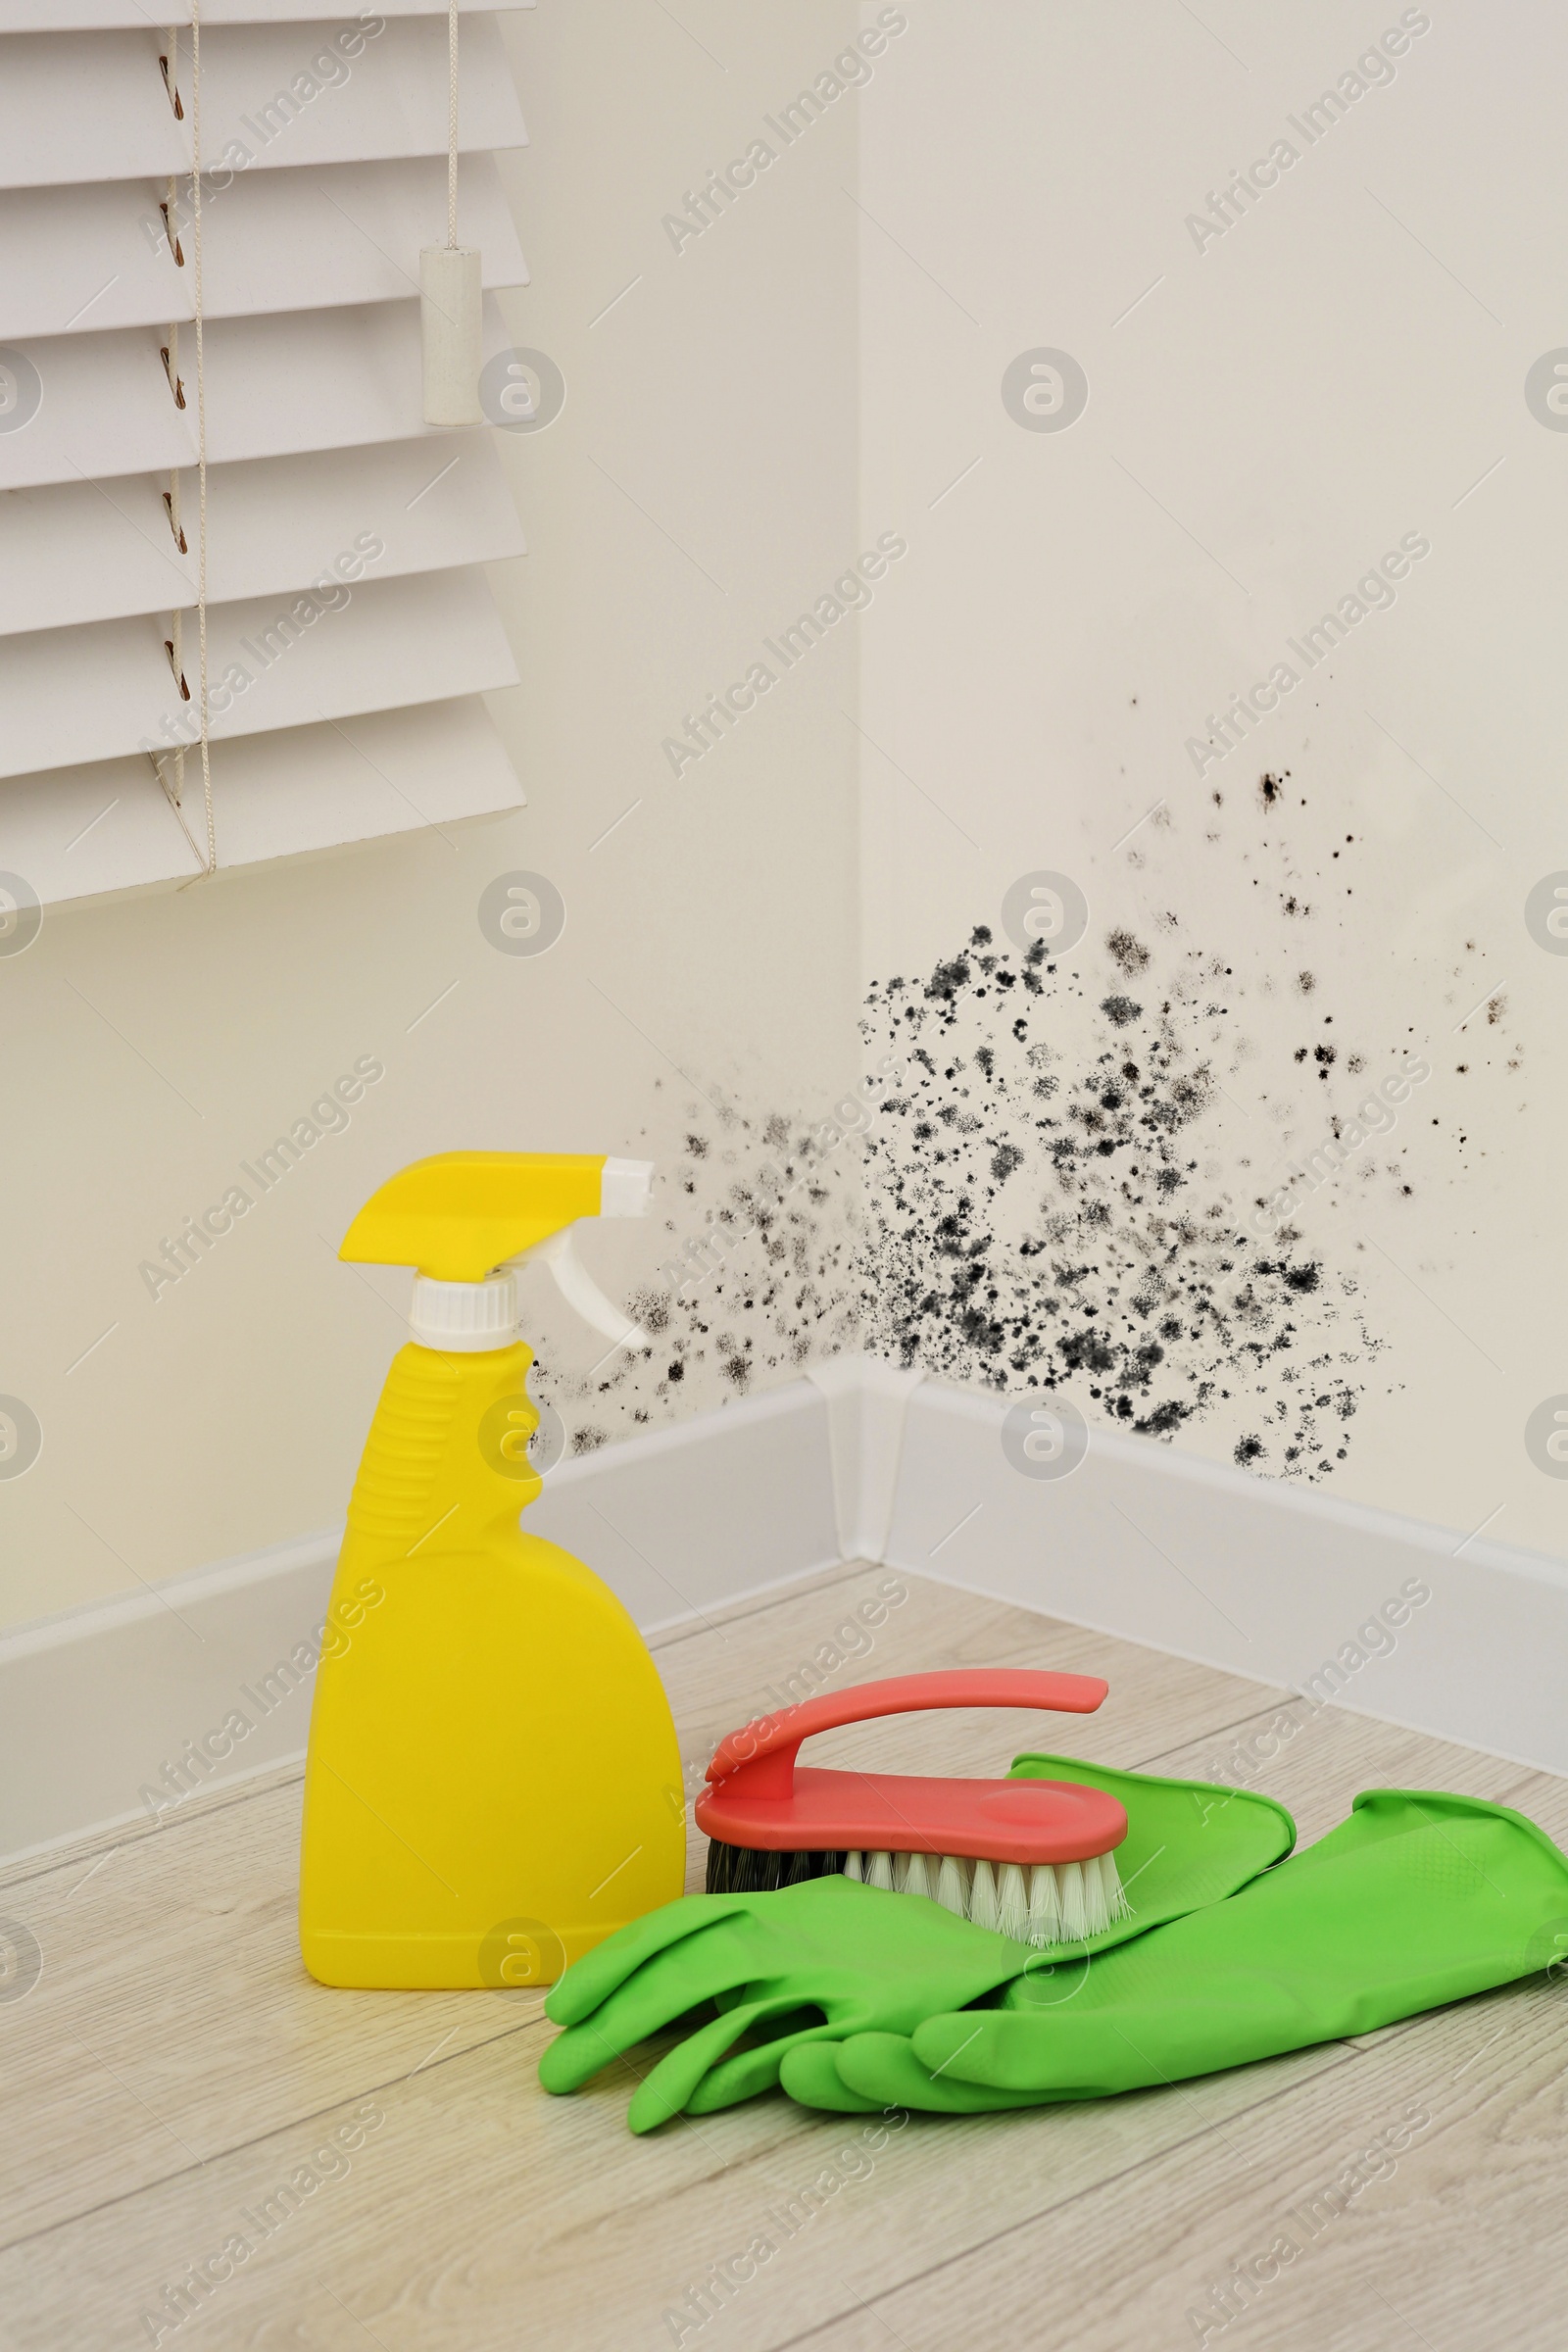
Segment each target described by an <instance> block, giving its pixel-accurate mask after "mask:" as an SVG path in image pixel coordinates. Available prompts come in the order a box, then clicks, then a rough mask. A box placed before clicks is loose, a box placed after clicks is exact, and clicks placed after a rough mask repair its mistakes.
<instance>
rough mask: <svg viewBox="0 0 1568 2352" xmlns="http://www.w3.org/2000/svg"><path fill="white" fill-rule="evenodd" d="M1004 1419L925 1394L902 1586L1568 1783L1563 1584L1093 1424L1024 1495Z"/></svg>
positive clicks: (1411, 1524) (1563, 1573)
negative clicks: (1371, 1718) (1078, 1457)
mask: <svg viewBox="0 0 1568 2352" xmlns="http://www.w3.org/2000/svg"><path fill="white" fill-rule="evenodd" d="M1006 1409H1007V1407H1006V1400H1005V1399H1003V1398H998V1397H981V1396H975V1395H973V1394H971V1393H970V1392H968V1391H964V1390H957V1389H948V1388H944V1387H941V1386H940V1385H939V1384H937V1383H936V1382H934V1381H926V1382H924V1383H922V1384H921V1386H920V1387H919V1388H918V1389H917V1390H916V1391H915V1393H914V1396H913V1397H912V1398H911V1399H910V1402H909V1407H908V1411H907V1417H906V1421H905V1430H904V1446H903V1451H902V1456H901V1461H900V1469H899V1480H898V1494H897V1502H896V1506H895V1510H894V1514H893V1523H892V1527H891V1530H890V1533H889V1538H888V1544H887V1549H886V1557H887V1560H888V1563H889V1565H890V1566H892V1567H895V1568H901V1569H905V1570H907V1571H909V1572H911V1573H913V1574H914V1575H917V1576H934V1577H937V1578H939V1579H940V1580H941V1581H942V1582H943V1583H946V1584H950V1585H958V1586H960V1587H962V1588H964V1589H965V1590H967V1591H970V1592H974V1593H986V1594H988V1595H989V1596H990V1597H991V1598H993V1599H998V1600H1010V1601H1015V1602H1018V1603H1019V1604H1021V1605H1022V1606H1024V1607H1027V1608H1032V1609H1044V1610H1045V1611H1047V1613H1048V1614H1050V1615H1052V1616H1054V1617H1065V1618H1068V1619H1070V1620H1071V1621H1072V1622H1073V1623H1074V1624H1077V1625H1086V1626H1093V1627H1095V1628H1097V1629H1098V1630H1099V1631H1101V1632H1103V1633H1109V1634H1119V1635H1122V1636H1123V1637H1125V1639H1127V1640H1128V1641H1132V1642H1148V1643H1150V1644H1151V1645H1152V1647H1153V1648H1155V1649H1163V1650H1168V1651H1170V1652H1172V1653H1173V1654H1175V1655H1177V1656H1180V1657H1186V1658H1194V1659H1197V1660H1199V1661H1200V1662H1201V1663H1202V1664H1204V1665H1209V1666H1223V1667H1226V1668H1228V1669H1229V1670H1230V1671H1231V1672H1232V1673H1235V1674H1244V1675H1249V1676H1251V1677H1253V1678H1255V1679H1256V1680H1257V1681H1259V1682H1263V1683H1274V1684H1284V1685H1286V1686H1287V1687H1288V1688H1290V1689H1292V1690H1296V1691H1301V1690H1305V1691H1308V1693H1309V1695H1311V1696H1312V1697H1313V1698H1314V1699H1316V1698H1318V1697H1319V1696H1320V1695H1321V1694H1322V1692H1323V1691H1325V1690H1327V1691H1330V1692H1331V1693H1332V1696H1333V1702H1334V1703H1335V1704H1336V1705H1339V1706H1342V1707H1346V1708H1348V1709H1351V1710H1353V1711H1354V1712H1357V1713H1360V1714H1366V1715H1375V1716H1379V1717H1381V1718H1382V1719H1383V1720H1384V1721H1386V1722H1390V1723H1398V1724H1403V1725H1405V1726H1406V1727H1407V1728H1409V1729H1410V1730H1412V1731H1421V1732H1431V1733H1434V1734H1436V1735H1437V1736H1438V1737H1439V1738H1442V1739H1446V1740H1458V1741H1460V1742H1461V1743H1463V1744H1465V1745H1467V1746H1471V1747H1481V1748H1487V1749H1489V1750H1491V1751H1493V1752H1494V1753H1496V1754H1498V1755H1504V1756H1511V1757H1514V1758H1516V1759H1517V1760H1518V1761H1520V1762H1521V1763H1524V1764H1529V1765H1536V1766H1544V1767H1545V1768H1546V1769H1547V1770H1549V1771H1553V1772H1568V1707H1565V1706H1564V1704H1563V1660H1564V1658H1565V1657H1568V1564H1565V1563H1564V1562H1562V1561H1560V1560H1555V1559H1550V1558H1547V1557H1546V1556H1544V1554H1542V1553H1539V1552H1532V1551H1524V1550H1519V1549H1516V1548H1515V1547H1513V1546H1512V1545H1509V1544H1493V1543H1489V1542H1487V1541H1485V1540H1484V1539H1474V1538H1473V1539H1468V1540H1467V1539H1466V1538H1465V1537H1464V1536H1463V1535H1462V1534H1455V1533H1451V1532H1450V1531H1448V1530H1446V1529H1444V1528H1439V1527H1430V1526H1425V1525H1423V1524H1422V1523H1421V1522H1420V1521H1418V1520H1414V1519H1405V1518H1402V1517H1399V1516H1398V1515H1397V1514H1396V1513H1394V1512H1392V1511H1377V1510H1372V1509H1369V1508H1366V1507H1364V1506H1362V1505H1360V1504H1358V1503H1348V1502H1342V1501H1340V1500H1338V1499H1337V1498H1336V1497H1335V1496H1333V1495H1325V1494H1322V1493H1321V1492H1320V1491H1319V1490H1317V1489H1315V1488H1305V1487H1298V1486H1286V1485H1283V1484H1281V1483H1280V1482H1278V1481H1275V1480H1269V1479H1262V1478H1256V1477H1253V1476H1251V1475H1250V1474H1249V1473H1248V1472H1246V1471H1242V1470H1234V1469H1232V1468H1231V1467H1230V1466H1229V1465H1228V1464H1221V1463H1217V1462H1208V1461H1204V1460H1202V1459H1201V1457H1200V1456H1198V1455H1196V1454H1191V1453H1182V1452H1178V1451H1177V1450H1176V1449H1175V1448H1174V1447H1173V1446H1162V1445H1160V1444H1158V1443H1157V1442H1156V1441H1154V1440H1152V1439H1148V1438H1135V1437H1124V1436H1122V1435H1121V1434H1120V1433H1119V1432H1117V1431H1114V1430H1108V1429H1103V1428H1102V1427H1100V1426H1099V1425H1098V1424H1097V1425H1096V1426H1095V1427H1094V1429H1093V1430H1092V1432H1091V1437H1090V1444H1089V1448H1088V1451H1087V1453H1086V1454H1085V1456H1084V1458H1083V1459H1082V1461H1081V1462H1080V1463H1079V1465H1078V1467H1077V1468H1076V1469H1074V1470H1073V1471H1072V1472H1071V1473H1070V1475H1068V1476H1067V1477H1064V1478H1036V1477H1029V1476H1026V1475H1025V1474H1024V1473H1023V1472H1021V1471H1019V1470H1017V1469H1015V1468H1014V1467H1013V1465H1012V1463H1011V1462H1010V1461H1009V1460H1008V1458H1007V1456H1006V1455H1005V1453H1004V1451H1003V1446H1002V1427H1003V1420H1004V1417H1005V1412H1006ZM1407 1581H1413V1582H1416V1583H1418V1584H1420V1585H1422V1586H1424V1587H1425V1588H1427V1589H1428V1590H1429V1591H1430V1593H1431V1598H1430V1599H1429V1600H1427V1601H1425V1602H1422V1603H1420V1604H1418V1605H1416V1606H1415V1607H1413V1608H1411V1609H1410V1610H1409V1612H1408V1616H1407V1621H1406V1622H1405V1623H1404V1625H1403V1626H1402V1627H1400V1628H1399V1630H1398V1631H1397V1633H1393V1634H1392V1635H1391V1634H1390V1632H1389V1629H1388V1628H1387V1627H1386V1626H1385V1628H1384V1630H1383V1631H1382V1632H1381V1633H1376V1634H1374V1636H1373V1637H1372V1640H1373V1641H1376V1642H1383V1641H1385V1640H1388V1639H1392V1641H1393V1643H1394V1646H1393V1647H1392V1649H1389V1650H1388V1651H1387V1652H1386V1654H1383V1655H1371V1656H1367V1658H1366V1663H1365V1664H1363V1665H1361V1666H1359V1667H1356V1666H1353V1665H1349V1664H1348V1663H1346V1662H1340V1653H1341V1652H1342V1651H1343V1650H1344V1649H1345V1648H1346V1645H1347V1644H1349V1645H1351V1647H1352V1648H1355V1647H1359V1648H1360V1649H1361V1650H1362V1652H1363V1654H1365V1652H1366V1651H1367V1650H1368V1649H1369V1648H1370V1646H1371V1643H1370V1642H1368V1643H1365V1644H1357V1642H1356V1635H1357V1632H1358V1630H1359V1629H1360V1628H1361V1627H1363V1626H1366V1625H1367V1624H1368V1623H1369V1621H1370V1620H1372V1619H1373V1618H1374V1615H1375V1613H1376V1612H1378V1611H1379V1610H1380V1609H1382V1608H1383V1606H1384V1604H1385V1603H1387V1602H1389V1601H1391V1600H1394V1601H1396V1602H1397V1599H1398V1595H1399V1593H1400V1588H1401V1586H1403V1585H1404V1584H1405V1583H1406V1582H1407ZM1325 1665H1336V1669H1337V1670H1336V1673H1335V1674H1333V1675H1331V1676H1328V1677H1326V1678H1325V1677H1323V1675H1322V1669H1323V1668H1324V1667H1325ZM1314 1678H1316V1680H1314Z"/></svg>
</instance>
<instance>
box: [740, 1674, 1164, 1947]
mask: <svg viewBox="0 0 1568 2352" xmlns="http://www.w3.org/2000/svg"><path fill="white" fill-rule="evenodd" d="M1107 1688H1108V1686H1107V1685H1106V1684H1104V1683H1103V1682H1101V1681H1100V1680H1099V1679H1098V1677H1096V1676H1092V1675H1085V1674H1032V1673H1025V1672H1021V1671H1016V1670H1011V1671H1009V1670H1000V1669H999V1670H997V1671H995V1672H986V1671H980V1672H961V1673H956V1674H907V1675H898V1676H895V1677H894V1678H893V1679H892V1680H891V1681H889V1682H881V1683H861V1684H860V1685H859V1686H858V1688H856V1689H852V1690H849V1691H834V1692H831V1693H823V1694H822V1695H821V1696H819V1697H816V1698H809V1699H805V1700H803V1701H802V1703H801V1704H800V1705H799V1706H796V1707H786V1708H783V1709H782V1710H781V1711H780V1712H779V1713H778V1714H776V1715H766V1716H763V1717H761V1718H760V1720H759V1721H757V1722H756V1723H750V1724H747V1725H746V1726H745V1728H744V1729H743V1730H741V1731H738V1732H730V1733H729V1734H727V1736H726V1737H725V1738H724V1739H723V1740H720V1741H719V1744H718V1747H717V1749H716V1750H715V1751H714V1755H713V1760H712V1762H711V1764H710V1765H709V1767H708V1784H709V1785H708V1787H707V1788H706V1789H704V1791H703V1793H702V1794H701V1795H700V1796H699V1798H698V1799H697V1804H696V1808H695V1818H696V1823H697V1827H698V1828H699V1829H700V1830H702V1831H704V1832H705V1833H706V1834H707V1836H708V1838H709V1839H710V1844H709V1848H708V1888H709V1892H710V1893H711V1894H730V1893H760V1892H764V1891H767V1890H769V1889H771V1888H774V1887H793V1886H795V1885H796V1884H798V1882H799V1881H801V1880H803V1879H815V1878H824V1877H830V1876H832V1875H833V1874H835V1873H838V1872H842V1873H843V1875H844V1876H845V1877H846V1878H850V1879H859V1880H861V1881H862V1882H863V1883H864V1884H865V1885H866V1886H868V1887H888V1888H891V1889H893V1890H894V1891H896V1892H899V1893H902V1894H923V1895H926V1896H928V1897H929V1898H930V1899H931V1900H932V1901H934V1902H938V1903H941V1904H942V1906H943V1907H944V1909H945V1910H948V1911H952V1912H955V1913H956V1915H957V1916H958V1917H959V1918H960V1919H967V1920H972V1921H973V1923H974V1924H975V1926H976V1927H980V1928H990V1929H992V1930H994V1931H995V1932H996V1933H997V1934H999V1935H1003V1936H1012V1937H1013V1938H1014V1939H1015V1940H1016V1941H1017V1942H1019V1943H1029V1944H1035V1945H1038V1946H1041V1947H1045V1946H1048V1945H1051V1944H1056V1943H1077V1942H1079V1941H1081V1940H1082V1939H1083V1938H1084V1937H1086V1936H1096V1935H1099V1934H1100V1933H1101V1931H1102V1930H1103V1929H1105V1928H1108V1927H1109V1926H1110V1924H1111V1922H1112V1921H1113V1920H1117V1919H1124V1918H1126V1917H1128V1916H1129V1915H1130V1911H1131V1906H1130V1905H1129V1903H1128V1901H1127V1898H1126V1896H1125V1894H1124V1893H1123V1891H1122V1886H1121V1880H1120V1878H1119V1876H1118V1874H1117V1870H1116V1863H1115V1857H1114V1850H1113V1849H1114V1848H1115V1847H1116V1846H1118V1845H1120V1843H1121V1841H1122V1839H1123V1838H1125V1837H1126V1835H1127V1815H1126V1813H1125V1812H1124V1811H1123V1809H1122V1807H1121V1806H1120V1805H1119V1804H1118V1803H1117V1802H1116V1799H1115V1798H1114V1797H1113V1796H1110V1795H1107V1794H1106V1792H1105V1791H1104V1790H1103V1789H1092V1788H1083V1787H1079V1786H1077V1785H1075V1784H1073V1783H1071V1782H1067V1781H1035V1780H1025V1781H954V1780H934V1779H933V1780H926V1779H919V1778H915V1777H912V1776H909V1775H907V1774H902V1773H899V1774H895V1773H865V1772H820V1771H813V1770H812V1769H811V1768H810V1767H809V1766H804V1767H802V1768H801V1769H800V1770H797V1769H796V1762H795V1757H796V1751H797V1749H798V1748H799V1747H800V1744H801V1742H802V1740H808V1739H809V1738H810V1737H811V1735H812V1734H813V1733H815V1732H828V1731H836V1730H837V1729H839V1727H840V1726H842V1725H844V1724H848V1723H868V1722H870V1721H871V1720H872V1719H873V1718H875V1717H877V1716H879V1715H910V1714H914V1713H916V1712H918V1711H919V1710H920V1709H922V1708H926V1707H1044V1708H1047V1709H1049V1710H1051V1711H1053V1712H1055V1713H1060V1714H1070V1715H1089V1714H1092V1713H1093V1712H1094V1710H1095V1708H1096V1707H1098V1706H1099V1705H1100V1703H1101V1701H1102V1699H1103V1697H1104V1696H1105V1692H1106V1690H1107Z"/></svg>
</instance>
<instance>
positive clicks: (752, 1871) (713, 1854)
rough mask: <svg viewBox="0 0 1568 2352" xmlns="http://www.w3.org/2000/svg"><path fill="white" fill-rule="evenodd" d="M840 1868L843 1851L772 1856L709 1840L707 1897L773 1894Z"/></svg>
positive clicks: (759, 1850) (757, 1850) (746, 1847)
mask: <svg viewBox="0 0 1568 2352" xmlns="http://www.w3.org/2000/svg"><path fill="white" fill-rule="evenodd" d="M843 1868H844V1855H843V1853H842V1851H840V1852H837V1853H771V1852H768V1851H767V1850H765V1849H760V1848H758V1847H754V1846H750V1845H726V1844H725V1843H724V1841H723V1839H722V1838H710V1839H709V1841H708V1891H709V1893H710V1894H772V1893H774V1892H776V1891H777V1889H778V1888H779V1887H799V1886H802V1885H804V1884H805V1882H806V1881H807V1880H808V1879H826V1878H832V1877H835V1876H836V1875H837V1874H838V1873H839V1872H840V1871H842V1870H843Z"/></svg>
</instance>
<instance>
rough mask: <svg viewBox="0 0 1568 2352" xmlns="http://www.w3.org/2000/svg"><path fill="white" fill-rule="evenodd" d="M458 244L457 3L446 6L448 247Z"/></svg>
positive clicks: (455, 1) (453, 2)
mask: <svg viewBox="0 0 1568 2352" xmlns="http://www.w3.org/2000/svg"><path fill="white" fill-rule="evenodd" d="M457 243H458V0H448V5H447V246H448V249H449V251H453V252H455V251H456V250H457Z"/></svg>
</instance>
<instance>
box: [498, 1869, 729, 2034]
mask: <svg viewBox="0 0 1568 2352" xmlns="http://www.w3.org/2000/svg"><path fill="white" fill-rule="evenodd" d="M748 1902H749V1898H748V1897H747V1896H746V1895H743V1894H683V1895H680V1896H678V1897H677V1898H676V1900H675V1901H674V1902H672V1903H665V1904H664V1905H663V1906H662V1908H661V1909H660V1910H658V1911H650V1912H649V1913H648V1914H647V1915H646V1917H644V1918H642V1919H634V1920H631V1921H629V1922H628V1923H627V1925H626V1926H625V1927H623V1928H617V1929H616V1931H615V1933H614V1935H613V1936H606V1938H605V1940H604V1942H603V1943H599V1944H596V1945H595V1946H594V1948H593V1950H592V1951H591V1952H585V1953H584V1954H583V1956H582V1958H581V1959H580V1960H576V1961H573V1963H572V1965H571V1967H570V1968H568V1969H567V1971H566V1973H565V1975H564V1977H562V1978H561V1979H560V1981H559V1982H558V1983H557V1984H556V1985H553V1986H552V1987H551V1990H550V1994H549V1997H548V1998H547V2000H546V2002H545V2015H546V2017H548V2018H549V2019H550V2021H551V2023H552V2024H553V2025H557V2026H575V2025H578V2024H580V2023H581V2021H582V2020H583V2019H584V2018H585V2017H587V2016H589V2015H591V2013H592V2012H593V2011H594V2010H595V2009H597V2008H598V2007H599V2005H600V2003H601V2002H602V2001H604V2000H606V1999H608V1998H609V1996H610V1994H611V1993H613V1991H614V1990H615V1988H616V1986H617V1985H623V1984H624V1983H625V1981H626V1979H627V1978H628V1977H629V1976H630V1975H631V1973H632V1971H633V1969H637V1968H641V1967H642V1965H643V1963H644V1962H645V1961H647V1960H651V1959H653V1958H654V1957H655V1955H656V1954H657V1953H659V1952H662V1951H666V1950H668V1948H669V1946H670V1945H671V1944H675V1943H680V1942H682V1941H683V1940H684V1938H685V1937H687V1936H695V1935H696V1934H697V1933H698V1931H699V1930H700V1929H702V1928H707V1927H711V1925H712V1923H713V1921H714V1920H717V1919H728V1918H729V1917H730V1916H731V1915H732V1914H733V1913H734V1912H736V1911H738V1910H744V1909H746V1908H747V1906H748Z"/></svg>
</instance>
